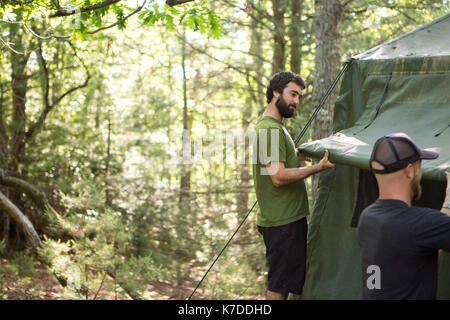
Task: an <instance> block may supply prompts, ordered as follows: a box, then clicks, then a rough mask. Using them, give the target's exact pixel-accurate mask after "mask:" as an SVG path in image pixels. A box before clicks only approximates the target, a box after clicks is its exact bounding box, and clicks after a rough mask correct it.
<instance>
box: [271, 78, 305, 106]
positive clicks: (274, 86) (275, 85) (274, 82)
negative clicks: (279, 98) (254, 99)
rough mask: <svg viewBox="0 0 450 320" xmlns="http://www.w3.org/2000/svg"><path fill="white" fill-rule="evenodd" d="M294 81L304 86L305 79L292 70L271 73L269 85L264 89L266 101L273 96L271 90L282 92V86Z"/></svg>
mask: <svg viewBox="0 0 450 320" xmlns="http://www.w3.org/2000/svg"><path fill="white" fill-rule="evenodd" d="M291 81H293V82H295V83H296V84H298V85H299V86H300V87H302V89H305V88H306V83H305V80H303V78H302V77H300V76H299V75H298V74H296V73H293V72H289V71H286V72H279V73H276V74H274V75H273V77H272V79H270V82H269V86H268V87H267V91H266V98H267V103H270V101H272V98H273V91H274V90H275V91H277V92H279V93H283V90H284V88H286V86H287V85H288V83H289V82H291Z"/></svg>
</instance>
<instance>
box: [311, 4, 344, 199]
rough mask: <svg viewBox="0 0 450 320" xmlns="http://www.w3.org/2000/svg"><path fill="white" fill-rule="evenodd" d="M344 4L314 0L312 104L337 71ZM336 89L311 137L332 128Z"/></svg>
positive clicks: (321, 136) (315, 176)
mask: <svg viewBox="0 0 450 320" xmlns="http://www.w3.org/2000/svg"><path fill="white" fill-rule="evenodd" d="M342 14H343V6H342V4H341V2H340V0H315V22H314V25H315V32H316V57H315V75H314V92H313V98H312V102H313V105H317V104H318V103H319V100H320V98H321V97H322V96H323V95H324V94H325V92H326V91H327V89H328V87H329V86H330V85H331V83H332V82H333V80H334V79H335V78H336V75H337V73H338V72H339V65H340V55H339V44H340V34H339V28H340V26H339V24H340V22H341V19H342ZM337 96H338V91H337V90H334V91H333V92H332V93H331V95H330V96H329V98H328V100H327V102H326V103H325V105H324V106H323V108H322V109H321V111H320V112H319V114H318V116H317V118H316V120H315V121H314V125H313V134H312V139H313V140H317V139H322V138H325V137H327V136H329V135H330V134H331V133H332V130H333V114H334V102H335V101H336V98H337ZM318 177H319V175H314V176H313V179H312V182H313V183H312V199H313V201H314V200H315V195H316V194H315V191H316V189H317V182H318Z"/></svg>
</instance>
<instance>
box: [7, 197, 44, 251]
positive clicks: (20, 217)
mask: <svg viewBox="0 0 450 320" xmlns="http://www.w3.org/2000/svg"><path fill="white" fill-rule="evenodd" d="M0 207H1V208H2V209H3V210H4V211H5V212H6V213H7V214H8V216H9V217H10V218H11V219H12V220H14V221H15V222H16V223H17V225H18V226H19V228H20V229H21V230H22V232H23V233H24V234H25V237H26V238H27V239H28V241H29V242H30V243H31V244H32V246H33V247H42V242H41V239H40V238H39V235H38V234H37V232H36V230H35V229H34V226H33V224H32V223H31V221H30V220H29V219H28V218H27V217H26V216H25V215H24V214H23V213H22V211H20V209H19V208H17V207H16V205H15V204H14V203H12V202H11V201H10V200H9V199H8V198H7V197H6V196H5V195H4V194H3V193H2V192H1V191H0Z"/></svg>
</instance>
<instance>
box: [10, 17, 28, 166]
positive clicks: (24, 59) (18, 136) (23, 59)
mask: <svg viewBox="0 0 450 320" xmlns="http://www.w3.org/2000/svg"><path fill="white" fill-rule="evenodd" d="M15 13H16V15H17V19H18V20H21V15H22V13H21V10H16V11H15ZM9 32H10V39H11V42H12V43H13V46H14V49H15V50H16V51H17V52H19V53H22V54H18V53H15V52H13V51H11V50H9V54H10V62H11V89H12V106H13V110H12V123H11V129H12V130H11V132H12V136H11V140H10V154H9V155H10V162H9V170H10V171H11V172H13V173H19V170H20V168H19V164H20V163H21V162H22V159H23V156H24V154H25V139H24V138H25V125H26V115H25V104H26V95H27V80H28V76H27V74H26V71H25V68H26V66H27V63H28V58H29V55H30V54H29V53H28V52H27V50H26V48H25V44H24V37H23V30H22V28H21V27H20V25H19V24H14V23H12V24H10V25H9Z"/></svg>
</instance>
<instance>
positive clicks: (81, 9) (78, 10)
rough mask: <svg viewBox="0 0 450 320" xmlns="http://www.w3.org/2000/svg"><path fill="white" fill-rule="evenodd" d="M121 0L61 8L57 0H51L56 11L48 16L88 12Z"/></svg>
mask: <svg viewBox="0 0 450 320" xmlns="http://www.w3.org/2000/svg"><path fill="white" fill-rule="evenodd" d="M120 1H122V0H105V1H102V2H97V3H95V4H91V5H89V6H84V7H78V8H75V9H73V8H70V9H68V8H63V7H61V5H60V4H59V0H52V2H53V4H54V5H55V7H56V10H57V11H56V12H54V13H52V14H51V15H50V18H55V17H65V16H71V15H74V14H77V13H82V12H88V11H93V10H97V9H101V8H105V7H108V6H110V5H112V4H115V3H118V2H120Z"/></svg>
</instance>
